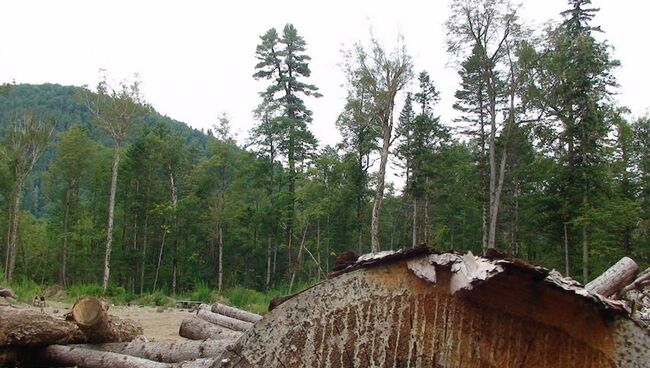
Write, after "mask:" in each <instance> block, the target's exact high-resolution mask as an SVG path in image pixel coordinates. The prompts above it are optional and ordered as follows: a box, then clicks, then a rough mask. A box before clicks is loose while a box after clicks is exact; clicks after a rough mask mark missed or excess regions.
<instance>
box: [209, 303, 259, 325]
mask: <svg viewBox="0 0 650 368" xmlns="http://www.w3.org/2000/svg"><path fill="white" fill-rule="evenodd" d="M212 312H214V313H218V314H221V315H224V316H227V317H230V318H235V319H238V320H241V321H246V322H250V323H255V322H257V321H259V320H261V319H262V316H260V315H259V314H255V313H251V312H247V311H245V310H241V309H238V308H233V307H229V306H227V305H224V304H220V303H215V304H213V305H212Z"/></svg>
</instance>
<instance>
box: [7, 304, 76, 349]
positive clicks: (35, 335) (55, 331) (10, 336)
mask: <svg viewBox="0 0 650 368" xmlns="http://www.w3.org/2000/svg"><path fill="white" fill-rule="evenodd" d="M83 342H86V338H85V336H84V334H83V333H82V332H81V330H79V328H78V327H77V326H76V325H75V324H74V323H71V322H67V321H64V320H63V319H62V318H56V317H53V316H50V315H47V314H45V313H41V312H37V311H34V310H30V309H18V308H14V307H2V308H0V346H6V345H12V346H42V345H49V344H69V343H83Z"/></svg>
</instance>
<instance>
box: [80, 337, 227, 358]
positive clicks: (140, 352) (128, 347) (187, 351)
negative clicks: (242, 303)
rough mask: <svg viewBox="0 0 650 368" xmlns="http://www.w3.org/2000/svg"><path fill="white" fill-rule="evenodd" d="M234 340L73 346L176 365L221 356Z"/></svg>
mask: <svg viewBox="0 0 650 368" xmlns="http://www.w3.org/2000/svg"><path fill="white" fill-rule="evenodd" d="M232 343H234V340H228V339H223V340H203V341H199V340H190V341H147V342H141V341H132V342H129V343H107V344H95V345H75V347H79V348H86V349H92V350H100V351H108V352H113V353H119V354H125V355H131V356H134V357H139V358H145V359H149V360H154V361H157V362H163V363H178V362H183V361H186V360H192V359H199V358H210V357H217V356H219V355H221V354H222V353H223V352H224V351H226V348H227V347H228V346H230V345H231V344H232Z"/></svg>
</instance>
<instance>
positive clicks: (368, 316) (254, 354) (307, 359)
mask: <svg viewBox="0 0 650 368" xmlns="http://www.w3.org/2000/svg"><path fill="white" fill-rule="evenodd" d="M362 257H363V256H362ZM366 259H367V258H366ZM414 265H415V266H418V267H414ZM547 272H548V271H547V270H544V269H541V268H538V267H533V266H528V265H525V264H524V263H523V262H520V261H507V260H500V261H491V260H487V259H482V258H479V257H474V256H472V255H471V254H468V255H465V256H458V255H454V254H436V255H421V256H413V257H412V258H407V259H404V260H395V258H392V259H390V260H388V259H386V258H384V260H383V261H381V259H380V260H378V261H376V262H375V263H372V264H368V265H367V266H360V268H357V269H356V270H354V271H349V272H347V273H343V274H340V275H339V276H337V277H334V278H330V279H327V280H325V281H323V282H321V283H319V284H316V285H315V286H313V287H311V288H309V289H307V290H304V291H302V292H300V293H298V294H297V295H296V296H295V297H294V298H292V299H290V300H288V301H287V302H285V303H284V304H283V305H282V307H280V308H277V309H274V310H273V311H271V312H269V313H268V314H266V315H265V316H264V319H262V320H261V321H259V322H258V323H256V324H255V325H254V326H253V328H252V329H251V330H250V331H248V332H246V333H245V334H244V335H243V336H242V338H240V339H239V340H238V341H237V342H236V343H235V345H234V347H233V348H232V349H228V351H227V352H226V353H224V354H223V355H222V356H221V357H220V358H221V359H222V360H221V361H220V364H221V365H220V366H219V367H221V368H229V367H233V368H234V367H237V368H248V367H251V368H252V367H282V368H294V367H295V368H298V367H318V366H328V367H332V368H337V367H341V368H342V367H371V366H375V367H395V366H397V367H402V366H403V367H406V366H418V367H420V366H421V367H466V368H479V367H547V368H550V367H553V368H572V367H581V366H585V367H586V366H588V367H591V368H612V367H646V366H647V363H643V362H648V361H650V339H648V335H647V331H645V330H643V329H642V328H641V327H639V326H637V325H636V324H635V322H633V321H631V320H629V319H628V316H627V315H626V314H625V312H624V310H623V309H617V308H616V307H615V306H616V305H619V304H618V303H616V304H603V302H602V301H601V299H603V300H604V298H600V296H598V297H594V296H593V295H592V294H591V293H588V292H586V291H585V290H584V289H583V288H581V287H580V286H577V285H575V284H573V283H570V282H569V281H567V283H566V284H564V283H560V282H559V281H557V280H554V279H553V278H550V279H548V280H547V279H546V278H545V277H547V276H545V275H546V273H547ZM434 275H435V277H433V276H434ZM458 285H461V288H460V289H458ZM603 308H606V311H607V313H603ZM470 346H471V347H472V348H470V349H468V348H467V347H470Z"/></svg>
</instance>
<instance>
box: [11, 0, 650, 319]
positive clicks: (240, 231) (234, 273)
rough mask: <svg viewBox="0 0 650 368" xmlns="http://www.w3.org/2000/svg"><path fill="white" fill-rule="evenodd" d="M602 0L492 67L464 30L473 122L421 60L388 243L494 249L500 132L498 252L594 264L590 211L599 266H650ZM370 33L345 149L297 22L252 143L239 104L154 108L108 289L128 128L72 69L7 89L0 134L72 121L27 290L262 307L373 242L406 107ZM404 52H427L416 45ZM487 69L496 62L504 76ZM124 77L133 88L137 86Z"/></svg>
mask: <svg viewBox="0 0 650 368" xmlns="http://www.w3.org/2000/svg"><path fill="white" fill-rule="evenodd" d="M465 3H467V2H461V1H457V2H454V4H456V5H459V4H460V5H462V4H465ZM485 3H489V4H496V5H498V6H502V5H505V4H507V2H506V1H500V0H499V1H495V2H491V1H486V2H485ZM467 4H469V3H467ZM587 6H588V2H585V1H579V0H575V1H572V2H571V9H572V10H571V11H569V12H567V13H565V14H566V15H568V16H569V17H568V18H567V22H566V23H564V24H562V25H559V26H558V27H554V28H552V29H549V30H548V32H546V33H545V34H544V35H543V36H542V38H541V39H540V40H527V41H526V40H523V39H519V38H517V39H516V40H512V39H510V38H509V39H508V40H507V42H506V43H505V44H504V45H505V46H503V47H506V48H503V49H501V51H502V53H501V54H499V55H495V57H496V58H497V59H499V60H500V62H499V64H498V66H497V67H495V68H492V66H494V65H492V64H486V58H485V57H486V55H485V50H484V49H481V47H476V45H473V44H472V42H465V43H463V45H464V46H463V47H464V49H463V52H462V60H460V64H459V66H458V67H459V76H460V79H461V85H460V87H459V89H458V91H457V92H456V103H455V105H454V107H455V109H456V110H457V111H459V112H460V121H458V122H456V123H457V124H456V125H455V129H453V130H452V129H449V128H448V127H446V126H444V125H443V124H442V122H441V120H440V119H439V117H438V116H437V114H436V112H435V111H436V109H437V108H438V107H437V106H436V103H437V91H436V89H435V87H434V83H433V82H432V80H434V79H437V77H436V76H429V75H428V74H427V73H424V72H423V73H421V74H420V75H419V81H418V82H419V83H417V85H413V86H406V85H405V86H404V87H405V88H406V90H407V91H408V90H409V88H410V91H411V94H410V97H409V98H408V100H407V101H406V103H405V104H404V109H403V111H402V114H401V116H400V117H399V119H400V124H401V126H400V128H399V133H400V135H401V138H400V139H398V140H397V141H396V142H395V144H396V148H397V149H396V150H394V151H393V152H391V153H396V154H397V158H398V159H399V161H398V162H394V161H393V162H389V163H388V164H389V165H394V164H396V165H394V166H397V167H398V168H399V169H400V170H403V171H402V173H403V175H402V176H403V177H405V178H406V180H405V186H404V188H401V189H400V188H397V187H396V186H395V185H392V184H391V183H387V185H386V190H385V193H384V195H383V198H382V200H383V207H382V212H381V217H380V231H379V242H380V244H381V245H382V248H383V249H388V248H390V249H397V248H403V247H407V246H410V245H411V244H412V241H413V238H414V237H413V233H414V232H415V234H416V235H415V238H416V239H417V240H418V241H426V242H427V243H428V244H429V245H430V246H431V247H433V248H435V249H436V250H449V249H454V250H458V251H467V250H471V251H472V252H474V253H481V252H482V246H483V241H484V239H483V237H482V235H483V233H484V225H483V221H484V220H485V219H486V217H487V216H486V214H487V213H488V209H487V203H488V202H489V198H488V197H489V184H488V181H489V178H490V175H489V173H490V163H489V158H490V157H489V156H490V155H489V153H488V151H489V147H488V146H489V144H490V139H489V138H490V136H491V135H492V137H493V138H494V142H493V144H494V149H495V150H494V151H495V152H494V153H495V155H494V156H495V158H496V160H497V161H499V160H500V158H501V157H505V159H504V166H503V167H504V180H503V192H502V195H501V203H500V210H499V216H498V217H497V219H498V222H497V228H496V232H495V233H496V246H497V247H498V248H499V249H502V250H506V251H508V252H509V253H510V254H512V255H513V256H517V257H519V258H523V259H524V260H527V261H530V262H533V263H539V264H542V265H544V266H548V267H553V268H557V269H561V270H564V268H565V266H568V267H569V271H570V273H571V274H572V275H575V274H576V273H577V272H579V271H581V270H582V268H585V267H584V263H583V260H582V244H583V242H582V240H583V239H582V229H583V227H585V226H586V229H587V234H588V242H589V245H590V249H589V251H588V255H589V258H590V261H591V263H590V264H591V268H592V272H591V274H592V275H593V274H597V273H599V272H601V271H602V270H604V269H605V268H606V267H608V266H609V265H611V264H612V263H614V262H615V261H616V260H617V259H618V258H620V257H621V256H623V255H632V256H633V257H634V258H635V259H636V260H637V261H638V262H639V263H640V264H641V267H647V266H648V265H650V174H649V172H650V159H649V157H650V155H649V149H648V147H650V119H649V118H648V117H641V118H639V119H637V120H635V121H629V122H628V121H627V120H626V119H625V117H626V112H625V110H624V109H623V108H619V107H616V106H614V105H613V103H612V101H611V100H610V98H609V90H610V89H611V88H612V87H614V86H615V83H614V82H615V81H614V80H613V78H612V74H611V73H612V71H613V68H614V67H616V65H617V62H616V61H615V60H614V59H613V58H612V57H611V55H610V54H611V50H610V49H609V47H608V46H607V44H606V43H603V42H600V41H598V40H596V39H594V37H592V36H591V34H590V32H592V31H593V30H594V28H593V27H592V26H590V25H589V23H590V22H591V17H592V16H593V14H594V12H593V11H590V10H589V9H587ZM504 9H505V8H504ZM504 9H501V10H504ZM581 9H582V10H581ZM505 10H507V9H505ZM506 13H507V12H506ZM506 13H503V14H501V15H504V16H505V15H506ZM508 14H510V13H508ZM508 16H510V15H508ZM500 20H506V19H505V18H503V19H500ZM510 20H513V19H510ZM503 26H504V25H503V23H501V22H496V23H494V28H493V29H490V30H488V31H490V32H492V31H493V32H494V35H501V34H502V31H503V28H502V27H503ZM456 30H457V31H459V29H456ZM465 31H466V30H465ZM513 31H517V32H518V35H517V36H518V37H519V36H521V34H522V33H523V32H519V31H520V30H514V29H513ZM458 34H460V33H458ZM463 34H465V35H466V33H463ZM491 40H492V41H495V40H497V38H493V39H491ZM456 41H458V40H456ZM465 41H466V40H465ZM492 41H490V42H492ZM373 46H375V47H378V46H379V45H378V44H376V41H375V42H374V43H373ZM488 46H489V47H490V48H494V47H495V46H496V45H493V44H489V45H488ZM359 47H360V49H359ZM359 47H358V48H357V49H353V50H352V51H351V55H348V56H350V57H349V58H348V59H346V60H344V68H345V69H346V72H347V76H348V78H349V80H348V86H347V87H348V90H347V94H348V95H347V98H346V101H345V106H344V108H343V111H341V114H340V116H339V117H338V119H337V122H336V125H337V128H338V129H339V131H340V132H341V136H342V141H341V142H339V143H338V144H336V145H333V146H326V147H320V148H317V147H316V141H315V139H314V137H313V135H312V133H311V132H310V129H309V123H310V121H311V111H310V109H308V108H307V104H306V102H305V101H306V100H307V98H308V97H313V96H316V95H317V89H316V87H315V86H313V85H310V84H308V83H307V80H308V79H309V77H310V71H309V61H310V59H309V57H308V55H307V54H306V43H305V41H304V39H302V37H301V36H299V35H298V32H297V31H296V29H295V28H294V27H293V26H291V25H287V26H285V27H284V29H283V31H282V32H281V33H279V32H278V31H276V30H274V29H271V30H269V31H268V32H266V33H265V34H264V35H263V36H262V37H261V39H260V44H259V45H258V47H257V50H256V57H257V61H258V64H257V66H256V70H255V75H254V77H255V78H257V79H259V80H261V81H263V82H264V83H265V85H264V88H263V90H262V91H261V103H260V105H259V108H258V109H257V110H256V119H257V120H258V122H259V123H258V125H257V126H256V127H255V128H254V130H253V131H252V132H251V145H250V146H247V147H240V146H237V143H236V141H235V139H234V138H233V136H232V135H231V133H230V128H229V125H230V122H229V121H228V118H227V116H226V115H221V116H220V117H218V125H217V126H215V127H214V129H211V130H210V131H208V133H207V134H203V132H201V131H197V130H194V129H191V128H188V127H187V126H185V125H184V124H182V123H180V122H178V121H175V120H172V119H170V118H167V117H163V116H161V115H159V114H157V113H156V112H155V111H152V110H149V109H148V108H147V107H145V106H137V109H138V111H143V112H144V115H143V116H141V118H139V119H136V120H134V121H133V124H132V125H133V126H132V129H131V131H130V132H129V134H127V135H126V136H125V137H124V140H123V141H122V142H121V144H122V145H123V148H124V149H123V151H122V154H123V156H122V158H123V159H122V161H121V163H120V167H119V172H120V177H119V180H118V183H117V195H116V203H115V219H114V224H115V230H114V246H113V249H114V253H113V258H112V264H111V265H112V269H111V284H110V285H109V287H108V289H107V290H106V292H103V291H102V289H101V287H100V286H99V285H100V284H101V281H102V279H101V276H102V262H103V252H104V244H105V239H106V236H107V233H106V231H107V230H106V223H107V213H108V205H109V200H108V197H109V186H108V185H107V183H108V182H109V181H110V178H111V159H112V155H113V150H112V148H113V141H112V138H111V137H110V135H109V134H107V132H106V131H105V130H103V129H98V127H97V125H96V124H93V119H94V118H96V117H97V116H95V117H93V116H92V114H91V113H90V112H89V111H88V108H87V106H85V104H84V102H88V101H89V100H92V99H93V98H95V99H96V98H98V97H99V96H97V95H96V94H93V93H90V92H89V91H87V90H85V89H83V88H79V87H63V86H58V85H40V86H34V85H15V86H11V88H8V89H6V90H5V91H4V93H2V94H0V123H1V124H2V125H0V136H2V137H7V132H6V127H8V126H9V124H6V123H7V122H8V121H9V118H10V117H15V116H16V114H17V113H19V112H21V111H24V110H28V109H32V111H34V113H38V114H39V116H49V117H54V119H55V120H56V121H57V125H56V129H57V131H56V134H54V135H53V137H52V138H51V141H50V144H49V146H48V147H47V148H46V150H45V151H44V153H43V156H42V159H41V160H40V161H39V162H38V163H37V164H36V165H35V167H34V170H33V172H32V173H31V174H30V175H29V177H28V178H27V180H26V182H25V186H24V190H23V191H22V195H23V199H24V200H23V202H22V205H21V211H20V212H19V226H18V229H19V231H18V234H17V235H18V236H17V239H18V247H17V250H18V251H17V253H16V254H17V257H16V276H17V278H16V280H17V281H15V282H14V283H13V284H10V285H8V286H9V287H13V288H14V289H16V291H17V292H18V294H19V297H20V298H21V299H22V300H24V301H29V300H30V299H31V298H32V297H33V295H34V294H35V293H37V292H39V291H40V287H39V286H38V285H51V284H54V283H60V284H63V285H65V287H66V291H67V295H68V300H70V301H72V300H74V299H75V298H77V297H78V296H81V295H96V296H100V297H104V298H107V299H110V300H111V301H112V302H115V303H129V302H130V303H139V304H146V305H172V304H173V303H174V299H173V298H171V297H169V296H168V295H174V297H175V298H183V299H192V300H200V301H204V302H214V301H217V300H224V301H226V300H227V301H228V302H229V303H231V304H233V305H235V306H238V307H241V308H244V309H248V310H252V311H254V312H263V311H265V310H266V308H267V306H268V303H269V302H270V300H271V299H272V298H273V297H277V296H281V295H285V294H289V293H290V292H295V291H297V290H299V289H301V288H303V287H306V286H309V285H311V284H312V283H314V282H317V281H318V280H321V279H323V278H324V277H325V275H326V274H327V273H328V272H329V271H330V270H331V266H332V264H333V263H334V260H335V257H336V255H337V254H340V253H341V252H344V251H347V250H356V251H358V252H366V251H367V250H368V249H370V237H369V234H370V218H371V210H372V206H373V202H372V200H371V198H372V197H373V196H374V195H375V194H376V192H377V188H378V185H377V183H378V182H379V181H378V180H376V179H377V175H375V173H374V170H375V169H376V163H377V162H378V161H379V160H378V159H379V157H378V156H379V155H378V152H379V145H378V143H379V142H380V140H381V136H380V133H381V129H379V126H378V123H379V122H380V121H382V120H383V121H386V122H389V123H390V118H391V116H389V115H390V114H389V113H386V111H388V110H386V109H385V106H384V105H382V104H381V102H382V101H383V102H385V101H387V99H390V96H387V95H386V94H384V93H380V92H378V91H379V90H381V91H385V90H386V89H385V88H383V87H385V86H373V80H374V81H375V82H377V83H379V84H382V83H384V82H381V80H382V78H383V74H382V77H381V78H374V79H373V78H371V77H373V76H375V77H376V76H379V75H380V74H379V72H380V70H382V66H381V65H374V64H373V63H370V60H368V59H364V60H365V61H368V62H366V63H363V62H361V61H360V60H357V59H356V58H355V57H356V56H360V57H362V58H363V57H365V58H368V57H373V56H377V57H378V58H381V57H384V58H386V59H389V58H388V56H389V55H385V54H382V52H381V51H382V50H381V49H370V50H363V47H361V46H359ZM355 52H357V53H358V54H355ZM397 53H399V50H398V52H397ZM506 55H507V56H510V57H512V60H511V61H512V64H509V63H508V62H505V60H506V59H509V58H506V57H505V56H506ZM403 56H404V57H406V55H403ZM362 61H363V60H362ZM403 61H404V62H405V66H409V68H410V59H408V58H406V59H404V60H403ZM406 64H408V65H406ZM384 66H385V65H384ZM510 67H512V69H510ZM486 68H487V69H490V70H493V71H495V74H494V75H491V76H489V78H488V79H489V81H488V79H486V75H485V71H486ZM289 71H291V73H289ZM289 74H291V75H289ZM407 74H409V76H410V69H409V73H407ZM508 77H512V78H508ZM402 82H404V81H402ZM488 82H489V83H488ZM404 83H405V82H404ZM375 87H377V88H375ZM380 87H381V88H380ZM490 88H492V89H493V90H491V91H490V90H489V89H490ZM393 90H394V89H393ZM394 91H395V90H394ZM106 92H107V94H108V95H110V94H111V93H108V91H106ZM115 92H116V94H115V95H114V96H113V97H118V99H119V97H120V94H121V93H122V92H124V91H123V90H121V89H119V88H118V91H115ZM126 92H129V91H128V89H127V90H126ZM126 92H125V93H126ZM488 92H491V93H488ZM79 96H86V98H87V100H84V99H80V98H79ZM103 97H107V96H103ZM491 98H492V99H493V101H490V99H491ZM509 98H512V99H513V100H511V101H512V102H514V103H513V105H514V106H509V104H510V102H511V101H509V100H508V99H509ZM303 100H305V101H303ZM103 102H104V103H106V104H109V105H110V103H111V102H115V101H112V100H111V98H106V99H103ZM132 102H133V101H132ZM380 105H381V106H380ZM400 105H401V104H400ZM490 105H494V106H496V107H497V110H495V111H490V109H489V106H490ZM382 106H384V107H382ZM132 107H133V106H132ZM134 108H135V107H134ZM513 110H514V111H513ZM395 115H397V114H395ZM393 118H398V117H397V116H394V117H393ZM491 118H494V119H496V120H495V125H494V132H492V133H491V130H492V124H491V122H490V119H491ZM3 148H4V146H3ZM504 153H507V156H502V155H503V154H504ZM391 161H392V160H391ZM12 164H13V163H12V160H10V159H9V155H6V154H2V155H0V234H1V235H2V236H1V238H2V239H5V238H6V235H7V234H8V223H9V219H10V203H11V201H10V199H11V198H12V188H13V187H14V184H15V178H14V171H13V170H12V169H13V166H12ZM583 193H586V194H587V196H586V199H587V201H586V202H585V201H584V199H585V197H583ZM414 207H416V210H415V211H414ZM413 216H415V220H416V221H413V219H414V218H413ZM414 227H415V228H414ZM565 229H566V237H567V241H568V244H569V247H568V248H569V249H568V255H569V258H570V261H569V264H568V265H565V254H564V239H565V232H564V230H565ZM1 249H2V251H3V254H2V256H3V260H4V256H5V254H4V247H2V248H1ZM64 255H65V257H64ZM64 259H65V261H64ZM64 265H66V267H65V273H64V272H63V271H64V267H63V266H64ZM220 265H221V266H220ZM220 271H221V272H220ZM292 275H295V280H296V281H295V284H294V285H293V287H292V288H291V289H292V290H289V286H288V284H289V282H290V280H291V278H292ZM154 284H155V287H154ZM220 289H221V290H222V292H221V293H220V292H219V290H220Z"/></svg>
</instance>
